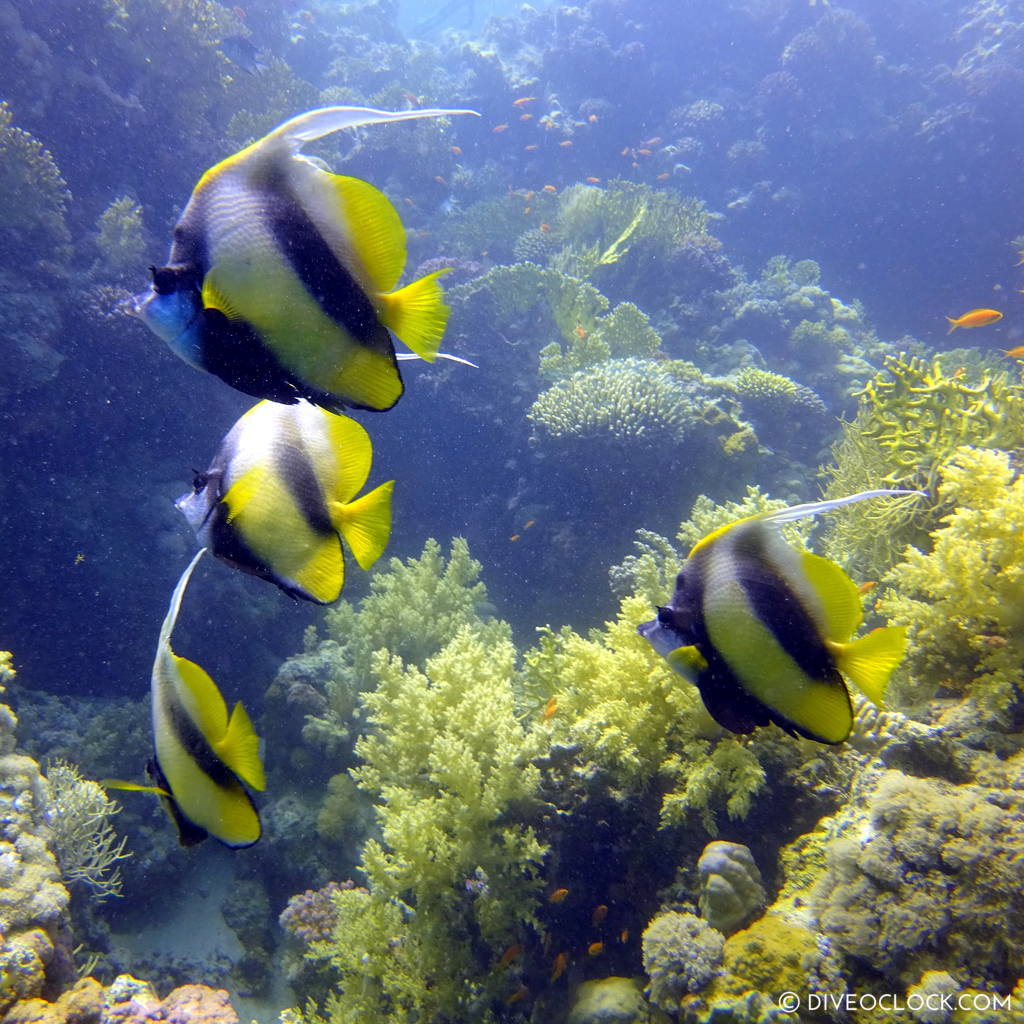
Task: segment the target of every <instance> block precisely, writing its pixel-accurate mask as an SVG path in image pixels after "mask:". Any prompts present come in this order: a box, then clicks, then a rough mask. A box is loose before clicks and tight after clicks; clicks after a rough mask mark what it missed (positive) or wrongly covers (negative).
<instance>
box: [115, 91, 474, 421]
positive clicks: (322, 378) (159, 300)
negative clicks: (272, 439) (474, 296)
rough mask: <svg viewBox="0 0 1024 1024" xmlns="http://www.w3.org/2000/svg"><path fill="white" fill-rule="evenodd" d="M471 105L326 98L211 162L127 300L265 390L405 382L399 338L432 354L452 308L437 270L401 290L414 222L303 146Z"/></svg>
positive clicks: (347, 399) (332, 405)
mask: <svg viewBox="0 0 1024 1024" xmlns="http://www.w3.org/2000/svg"><path fill="white" fill-rule="evenodd" d="M468 113H474V111H469V110H429V109H423V110H419V109H418V110H402V111H384V110H373V109H371V108H368V107H323V108H321V109H318V110H310V111H307V112H306V113H304V114H300V115H299V116H298V117H294V118H292V119H291V120H289V121H286V122H285V123H284V124H282V125H281V126H280V127H278V128H276V129H275V130H274V131H272V132H271V133H270V134H269V135H267V136H265V137H264V138H262V139H260V140H259V141H258V142H254V143H253V144H252V145H250V146H247V147H246V148H245V149H243V150H241V151H240V152H238V153H235V154H234V155H233V156H230V157H228V158H227V159H226V160H222V161H221V162H220V163H219V164H217V165H216V166H215V167H213V168H211V169H210V170H208V171H207V172H206V173H205V174H204V175H203V176H202V178H201V179H200V180H199V183H198V184H197V185H196V187H195V190H194V191H193V193H192V197H191V199H190V200H189V202H188V205H187V206H186V207H185V211H184V212H183V213H182V215H181V219H180V220H179V221H178V223H177V225H176V226H175V228H174V240H173V242H172V245H171V251H170V256H169V258H168V262H167V265H166V266H163V267H159V268H158V267H153V268H152V274H153V282H152V285H151V286H150V288H149V290H148V291H146V292H143V293H142V294H141V295H139V296H137V297H136V298H135V300H134V303H133V306H132V309H131V312H133V313H134V314H135V315H136V316H138V317H139V318H140V319H141V320H142V321H143V322H144V323H145V324H146V325H147V326H148V327H149V328H150V329H151V330H152V331H153V332H154V333H155V334H157V335H158V336H159V337H161V338H163V339H164V341H166V342H167V343H168V345H170V347H171V348H172V349H173V350H174V351H175V352H176V353H177V354H178V355H179V356H181V358H182V359H184V360H185V361H186V362H188V363H190V364H191V365H192V366H194V367H197V368H198V369H201V370H206V371H208V372H210V373H213V374H215V375H216V376H218V377H220V378H221V379H222V380H224V381H225V382H227V383H228V384H230V385H231V386H232V387H234V388H237V389H238V390H240V391H244V392H245V393H246V394H250V395H253V396H255V397H257V398H268V399H271V400H273V401H277V402H286V403H290V402H294V401H296V400H297V399H298V398H307V399H309V400H310V401H311V402H314V403H316V404H318V405H322V406H324V407H325V408H328V409H332V410H334V411H338V410H340V409H341V408H343V407H345V406H353V407H359V408H364V409H373V410H384V409H389V408H391V406H393V405H394V404H395V402H397V401H398V399H399V398H400V397H401V395H402V390H403V385H402V378H401V375H400V373H399V371H398V365H397V362H396V358H395V350H394V344H393V337H397V338H399V339H400V340H401V341H403V342H404V343H405V344H406V345H407V346H408V347H409V348H410V349H412V351H413V352H414V353H415V354H416V355H418V356H420V357H421V358H423V359H427V360H432V359H434V358H435V356H436V355H437V349H438V345H439V343H440V340H441V336H442V334H443V333H444V328H445V325H446V322H447V319H448V307H447V306H446V305H445V303H444V296H443V293H442V291H441V286H440V284H439V282H438V277H439V276H440V274H441V273H443V271H438V272H436V273H433V274H428V275H427V276H426V277H423V278H420V279H419V280H417V281H413V282H412V283H411V284H407V285H406V286H405V287H403V288H399V289H397V290H395V289H396V285H397V284H398V281H399V278H400V277H401V276H402V272H403V270H404V269H405V260H406V246H405V229H404V228H403V226H402V222H401V220H400V218H399V216H398V213H397V211H396V210H395V208H394V206H393V205H392V204H391V202H390V200H389V199H388V198H387V196H385V195H384V193H383V192H381V191H379V190H378V189H376V188H374V187H373V186H372V185H370V184H369V183H368V182H365V181H361V180H360V179H358V178H351V177H345V176H342V175H337V174H331V173H329V172H327V171H325V170H323V169H322V168H321V167H320V166H319V165H318V164H317V163H315V162H314V161H312V160H310V159H308V158H306V157H304V156H303V155H302V154H301V153H300V152H299V150H300V149H301V148H302V146H303V145H304V144H305V143H307V142H310V141H312V140H314V139H318V138H321V137H323V136H325V135H329V134H331V133H332V132H336V131H340V130H341V129H344V128H354V127H359V126H363V125H371V124H379V123H383V122H389V121H403V120H408V119H411V118H422V117H447V116H451V115H455V114H468Z"/></svg>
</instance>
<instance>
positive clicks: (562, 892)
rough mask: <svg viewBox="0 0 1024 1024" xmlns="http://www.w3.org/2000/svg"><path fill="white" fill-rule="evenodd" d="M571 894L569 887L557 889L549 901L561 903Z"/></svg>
mask: <svg viewBox="0 0 1024 1024" xmlns="http://www.w3.org/2000/svg"><path fill="white" fill-rule="evenodd" d="M568 895H569V890H568V889H556V890H555V891H554V892H553V893H552V894H551V895H550V896H549V897H548V903H561V902H562V900H564V899H565V897H566V896H568Z"/></svg>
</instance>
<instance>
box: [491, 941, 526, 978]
mask: <svg viewBox="0 0 1024 1024" xmlns="http://www.w3.org/2000/svg"><path fill="white" fill-rule="evenodd" d="M522 951H523V947H522V946H521V945H520V944H519V943H518V942H513V943H512V945H511V946H509V947H508V949H506V950H505V952H504V953H502V954H501V959H500V960H499V961H498V963H497V964H496V965H495V968H494V969H495V970H496V971H501V970H504V969H505V968H506V967H508V965H509V964H510V963H512V961H513V960H515V958H516V957H517V956H519V954H520V953H522Z"/></svg>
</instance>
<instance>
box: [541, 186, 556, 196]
mask: <svg viewBox="0 0 1024 1024" xmlns="http://www.w3.org/2000/svg"><path fill="white" fill-rule="evenodd" d="M557 191H558V189H557V188H555V186H554V185H545V186H544V187H543V188H542V189H541V192H547V193H549V194H551V195H553V194H554V193H555V192H557Z"/></svg>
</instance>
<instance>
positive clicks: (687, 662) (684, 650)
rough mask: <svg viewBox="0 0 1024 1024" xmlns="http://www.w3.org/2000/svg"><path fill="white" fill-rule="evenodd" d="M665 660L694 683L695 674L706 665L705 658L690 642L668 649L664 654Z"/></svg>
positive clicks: (697, 674)
mask: <svg viewBox="0 0 1024 1024" xmlns="http://www.w3.org/2000/svg"><path fill="white" fill-rule="evenodd" d="M665 660H666V661H667V662H668V663H669V664H670V665H671V666H672V668H674V669H675V670H676V671H677V672H678V673H679V674H680V675H681V676H682V677H683V678H684V679H687V680H689V681H690V682H691V683H694V684H695V683H696V682H697V676H699V675H700V673H701V672H703V671H704V670H705V669H706V668H707V667H708V663H707V659H706V658H705V657H704V655H703V654H701V653H700V651H698V650H697V648H696V647H694V646H693V645H692V644H690V645H688V646H686V647H677V648H676V649H675V650H674V651H669V652H668V654H666V655H665Z"/></svg>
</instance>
